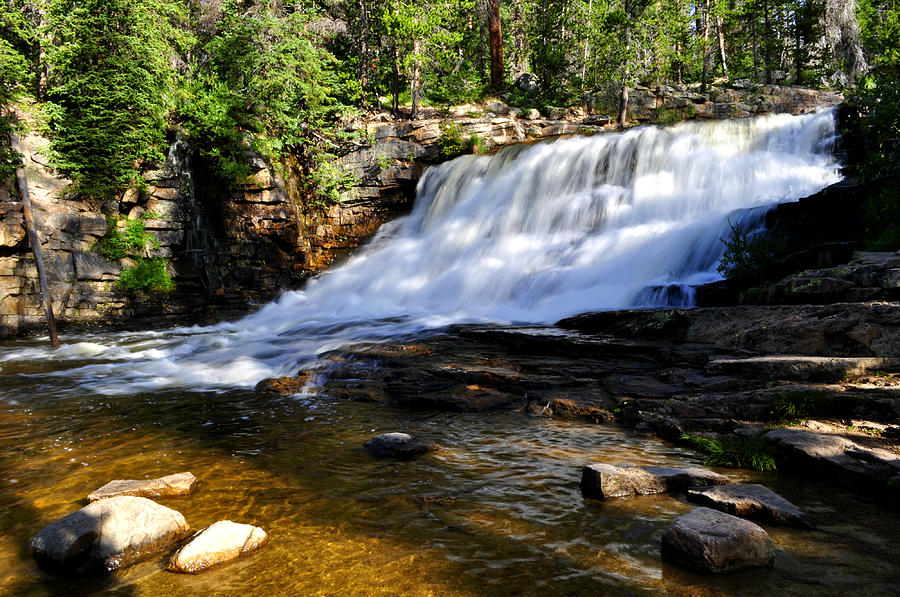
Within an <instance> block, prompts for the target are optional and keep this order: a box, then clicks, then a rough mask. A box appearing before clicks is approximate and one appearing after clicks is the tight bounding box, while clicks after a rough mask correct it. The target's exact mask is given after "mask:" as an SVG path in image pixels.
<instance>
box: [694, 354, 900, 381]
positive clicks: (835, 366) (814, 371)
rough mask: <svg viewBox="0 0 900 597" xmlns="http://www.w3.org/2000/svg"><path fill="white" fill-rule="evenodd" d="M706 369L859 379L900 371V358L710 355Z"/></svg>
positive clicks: (797, 378) (725, 372)
mask: <svg viewBox="0 0 900 597" xmlns="http://www.w3.org/2000/svg"><path fill="white" fill-rule="evenodd" d="M706 370H707V372H709V373H711V374H714V375H736V376H740V377H756V378H762V379H769V380H783V381H810V382H820V383H832V382H838V381H844V380H849V379H853V378H859V377H862V376H865V375H868V374H871V373H892V372H896V371H900V359H898V358H881V357H821V356H802V355H771V356H758V357H748V358H737V357H728V356H719V357H712V358H710V360H709V363H708V364H707V366H706Z"/></svg>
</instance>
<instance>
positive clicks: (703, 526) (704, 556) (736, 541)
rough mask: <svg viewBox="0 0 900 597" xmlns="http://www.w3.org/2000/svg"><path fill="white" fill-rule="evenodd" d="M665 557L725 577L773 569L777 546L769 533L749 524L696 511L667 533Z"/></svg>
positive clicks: (678, 521)
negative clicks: (768, 567)
mask: <svg viewBox="0 0 900 597" xmlns="http://www.w3.org/2000/svg"><path fill="white" fill-rule="evenodd" d="M662 555H663V557H664V558H667V559H670V560H673V561H675V562H677V563H679V564H682V565H684V566H687V567H688V568H692V569H694V570H696V571H698V572H703V573H707V574H721V573H724V572H734V571H736V570H742V569H744V568H758V567H762V566H771V565H772V563H773V562H774V560H775V544H774V543H773V542H772V538H771V537H769V534H768V533H766V531H765V530H763V529H762V528H761V527H759V526H757V525H755V524H753V523H752V522H750V521H748V520H744V519H742V518H738V517H736V516H732V515H730V514H725V513H723V512H717V511H716V510H711V509H709V508H696V509H694V510H692V511H690V512H688V513H687V514H685V515H683V516H679V517H678V518H676V519H675V520H674V521H672V524H671V525H669V528H668V529H666V532H665V533H664V534H663V538H662Z"/></svg>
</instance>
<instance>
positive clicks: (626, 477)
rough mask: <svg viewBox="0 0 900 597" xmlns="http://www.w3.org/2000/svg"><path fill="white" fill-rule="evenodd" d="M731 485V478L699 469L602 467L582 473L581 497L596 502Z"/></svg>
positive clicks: (602, 465)
mask: <svg viewBox="0 0 900 597" xmlns="http://www.w3.org/2000/svg"><path fill="white" fill-rule="evenodd" d="M728 483H731V479H729V478H728V477H726V476H724V475H720V474H719V473H716V472H713V471H711V470H709V469H706V468H703V467H699V466H693V467H684V468H675V467H670V466H645V467H637V466H616V465H613V464H605V463H600V464H589V465H586V466H584V467H583V468H582V469H581V493H582V494H583V495H584V496H585V497H590V498H596V499H606V498H617V497H628V496H633V495H653V494H657V493H667V492H671V491H683V490H685V489H687V488H688V487H698V486H710V485H726V484H728Z"/></svg>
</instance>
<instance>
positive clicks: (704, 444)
mask: <svg viewBox="0 0 900 597" xmlns="http://www.w3.org/2000/svg"><path fill="white" fill-rule="evenodd" d="M681 439H682V441H684V442H686V443H687V444H689V445H690V446H691V447H692V448H693V449H695V450H697V451H698V452H703V453H705V454H707V457H706V464H707V465H712V466H724V467H732V468H748V469H753V470H755V471H774V470H775V469H776V465H775V450H774V448H773V447H772V444H770V443H769V442H768V441H766V439H765V437H764V436H763V435H762V434H757V435H754V436H752V437H737V436H727V437H722V438H718V439H708V438H705V437H699V436H697V435H691V434H688V433H685V434H683V435H682V436H681Z"/></svg>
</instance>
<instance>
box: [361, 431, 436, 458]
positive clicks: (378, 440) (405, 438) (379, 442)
mask: <svg viewBox="0 0 900 597" xmlns="http://www.w3.org/2000/svg"><path fill="white" fill-rule="evenodd" d="M363 448H365V449H366V450H368V451H369V452H370V453H372V454H374V455H375V456H391V457H394V458H412V457H414V456H419V455H420V454H425V453H426V452H433V451H435V450H437V449H438V445H437V444H434V443H430V442H426V441H422V440H420V439H417V438H415V437H413V436H411V435H409V434H408V433H396V432H395V433H382V434H380V435H376V436H375V437H373V438H371V439H369V440H368V441H366V443H364V444H363Z"/></svg>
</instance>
